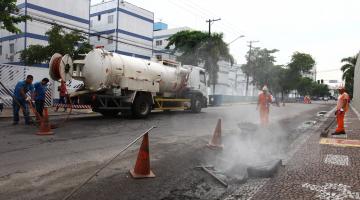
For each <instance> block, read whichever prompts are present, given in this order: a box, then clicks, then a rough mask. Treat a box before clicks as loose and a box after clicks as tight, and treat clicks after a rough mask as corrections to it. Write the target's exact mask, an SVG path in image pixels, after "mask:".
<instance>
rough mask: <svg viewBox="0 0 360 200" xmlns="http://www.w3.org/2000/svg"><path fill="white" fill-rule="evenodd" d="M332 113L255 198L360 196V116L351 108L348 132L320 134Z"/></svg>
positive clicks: (347, 123)
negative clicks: (336, 134)
mask: <svg viewBox="0 0 360 200" xmlns="http://www.w3.org/2000/svg"><path fill="white" fill-rule="evenodd" d="M332 117H334V115H333V114H332V113H330V115H329V118H328V119H327V122H326V123H325V124H324V125H323V126H322V127H320V129H319V130H318V131H317V132H316V133H313V134H312V135H311V136H310V138H309V139H308V141H306V142H305V144H303V145H302V146H301V147H300V148H299V149H298V151H297V152H296V153H295V155H294V156H293V158H292V159H291V160H290V161H289V162H288V163H287V165H286V166H284V167H283V168H282V169H281V170H280V171H279V172H278V174H277V175H276V176H275V177H274V178H273V179H272V180H270V181H268V182H267V184H265V185H264V186H263V187H262V188H261V189H260V190H259V192H258V193H257V194H256V195H255V196H254V197H253V198H252V200H253V199H261V200H264V199H277V200H288V199H337V200H342V199H344V200H345V199H346V200H347V199H360V120H359V118H358V116H357V115H356V113H355V112H354V110H353V109H350V111H349V112H348V113H347V114H346V116H345V126H346V128H345V129H346V132H347V134H346V135H344V136H338V137H334V136H331V134H329V136H328V138H320V131H321V130H322V129H323V128H324V127H325V126H326V125H327V124H328V123H330V121H331V120H332V119H333V118H332ZM335 126H336V123H334V126H333V127H332V128H331V129H330V133H332V132H334V131H335Z"/></svg>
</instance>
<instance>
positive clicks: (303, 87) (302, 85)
mask: <svg viewBox="0 0 360 200" xmlns="http://www.w3.org/2000/svg"><path fill="white" fill-rule="evenodd" d="M314 83H315V82H314V81H313V80H312V79H311V78H308V77H301V78H300V79H299V82H298V84H297V91H298V93H299V94H300V95H301V96H305V95H310V94H311V92H312V89H313V86H314Z"/></svg>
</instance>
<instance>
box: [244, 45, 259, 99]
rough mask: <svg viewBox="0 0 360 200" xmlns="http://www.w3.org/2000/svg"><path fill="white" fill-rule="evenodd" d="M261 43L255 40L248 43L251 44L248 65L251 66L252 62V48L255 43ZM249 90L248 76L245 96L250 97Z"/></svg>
mask: <svg viewBox="0 0 360 200" xmlns="http://www.w3.org/2000/svg"><path fill="white" fill-rule="evenodd" d="M257 42H259V41H254V40H250V41H248V43H249V57H248V65H250V62H251V50H252V47H253V43H257ZM248 90H249V75H248V74H247V75H246V89H245V96H247V95H248Z"/></svg>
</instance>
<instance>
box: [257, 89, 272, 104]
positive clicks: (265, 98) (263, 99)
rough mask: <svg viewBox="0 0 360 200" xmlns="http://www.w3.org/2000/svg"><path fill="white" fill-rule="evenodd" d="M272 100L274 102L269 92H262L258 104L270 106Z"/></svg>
mask: <svg viewBox="0 0 360 200" xmlns="http://www.w3.org/2000/svg"><path fill="white" fill-rule="evenodd" d="M271 102H272V99H271V96H270V95H269V94H265V93H264V92H261V93H260V94H259V98H258V105H259V106H260V107H261V108H269V107H270V103H271Z"/></svg>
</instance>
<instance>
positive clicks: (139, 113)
mask: <svg viewBox="0 0 360 200" xmlns="http://www.w3.org/2000/svg"><path fill="white" fill-rule="evenodd" d="M150 112H151V103H150V100H149V98H148V96H146V95H143V94H140V95H139V96H137V97H136V98H135V101H134V103H133V105H132V113H133V116H134V117H135V118H145V117H147V116H148V115H149V113H150Z"/></svg>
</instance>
